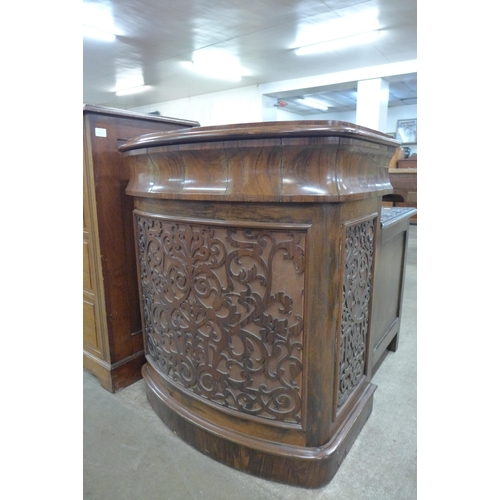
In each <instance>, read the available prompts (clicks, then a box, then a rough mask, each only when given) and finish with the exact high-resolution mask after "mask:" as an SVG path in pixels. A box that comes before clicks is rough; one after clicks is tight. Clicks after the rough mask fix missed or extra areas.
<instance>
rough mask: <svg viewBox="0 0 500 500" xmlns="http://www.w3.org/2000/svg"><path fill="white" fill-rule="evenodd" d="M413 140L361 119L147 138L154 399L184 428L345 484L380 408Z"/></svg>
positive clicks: (220, 451) (281, 470) (224, 451)
mask: <svg viewBox="0 0 500 500" xmlns="http://www.w3.org/2000/svg"><path fill="white" fill-rule="evenodd" d="M398 145H399V143H398V142H396V141H394V140H393V139H391V138H390V137H389V136H386V135H384V134H380V133H378V132H375V131H373V130H369V129H366V128H363V127H360V126H356V125H353V124H349V123H345V122H276V123H273V122H270V123H269V122H268V123H259V124H240V125H232V126H224V127H199V128H196V129H191V130H186V131H178V132H166V133H161V134H156V135H155V134H153V135H149V136H143V137H140V138H137V139H135V140H132V141H129V142H128V143H127V144H125V145H124V146H122V147H121V148H120V151H122V152H124V155H125V158H126V163H127V165H128V167H129V168H130V172H131V175H130V181H129V184H128V187H127V193H128V194H129V195H130V196H131V198H133V199H134V225H135V243H136V249H137V268H138V273H139V289H140V296H141V312H142V322H143V329H144V344H145V346H146V347H145V349H146V358H147V364H146V365H145V366H144V368H143V375H144V380H145V382H146V389H147V394H148V399H149V401H150V403H151V405H152V407H153V408H154V410H155V411H156V412H157V414H158V415H159V416H160V417H161V418H162V419H163V421H164V422H165V423H166V424H167V425H168V426H169V427H170V428H171V429H172V430H173V431H175V432H176V434H177V435H178V436H180V437H181V438H182V439H184V440H185V441H186V442H188V443H190V444H191V445H193V446H194V447H196V448H197V449H198V450H200V451H201V452H203V453H205V454H207V455H209V456H211V457H213V458H214V459H216V460H219V461H221V462H222V463H225V464H227V465H230V466H232V467H235V468H237V469H240V470H243V471H246V472H249V473H252V474H256V475H258V476H261V477H265V478H269V479H273V480H276V481H280V482H285V483H288V484H294V485H298V486H303V487H319V486H322V485H324V484H326V483H327V482H328V481H330V480H331V478H332V477H333V475H334V474H335V473H336V471H337V470H338V468H339V466H340V464H341V462H342V460H343V459H344V457H345V455H346V454H347V452H348V450H349V448H350V447H351V445H352V443H353V442H354V439H355V438H356V436H357V435H358V433H359V432H360V430H361V428H362V426H363V424H364V422H365V421H366V420H367V418H368V417H369V415H370V412H371V408H372V400H373V394H374V391H375V386H374V385H373V384H372V383H371V381H370V367H369V353H370V347H369V346H370V338H369V336H370V328H371V307H372V295H373V274H374V266H375V258H376V247H377V241H378V240H377V238H378V231H379V229H380V213H381V205H382V197H383V196H384V195H385V194H388V193H390V192H392V186H391V185H390V182H389V176H388V165H389V162H390V160H391V158H392V156H393V155H394V152H395V149H396V147H397V146H398Z"/></svg>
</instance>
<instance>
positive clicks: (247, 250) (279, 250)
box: [135, 213, 306, 424]
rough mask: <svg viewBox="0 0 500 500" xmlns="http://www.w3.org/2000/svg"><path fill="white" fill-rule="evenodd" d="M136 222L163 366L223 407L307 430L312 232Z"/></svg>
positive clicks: (151, 325)
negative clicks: (306, 318) (307, 287)
mask: <svg viewBox="0 0 500 500" xmlns="http://www.w3.org/2000/svg"><path fill="white" fill-rule="evenodd" d="M135 220H136V229H137V237H138V258H139V265H140V280H141V289H142V300H143V309H144V311H143V313H144V328H145V335H146V343H147V350H148V353H149V355H150V356H151V358H152V359H153V360H154V363H155V365H156V367H157V368H158V369H159V370H160V371H161V372H162V373H163V374H164V375H165V376H166V378H167V379H168V380H169V381H170V382H171V383H172V384H175V385H177V386H180V387H182V389H183V390H187V391H190V392H192V393H194V394H196V395H197V396H199V397H202V398H205V399H207V400H209V401H210V402H212V403H215V404H217V405H221V406H223V407H225V408H228V409H232V410H236V411H238V412H240V413H246V414H249V415H254V416H257V417H261V418H264V419H270V420H274V421H279V422H286V423H293V424H298V423H300V422H301V406H302V385H303V382H302V356H303V352H302V351H303V344H304V339H303V310H304V267H305V254H304V248H305V237H306V231H305V230H304V229H302V228H300V229H298V230H295V229H288V228H287V229H280V228H274V227H273V228H272V229H255V228H241V227H240V228H239V227H228V226H221V225H217V224H213V225H210V224H205V223H200V222H191V221H179V220H170V219H169V218H164V217H154V216H150V215H147V214H142V213H136V215H135Z"/></svg>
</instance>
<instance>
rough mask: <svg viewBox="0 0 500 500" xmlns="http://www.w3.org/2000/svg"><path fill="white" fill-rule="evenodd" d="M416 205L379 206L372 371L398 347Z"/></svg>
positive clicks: (371, 337)
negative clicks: (411, 221)
mask: <svg viewBox="0 0 500 500" xmlns="http://www.w3.org/2000/svg"><path fill="white" fill-rule="evenodd" d="M416 212H417V210H416V209H415V208H401V207H399V208H385V207H383V208H382V214H381V218H380V231H379V233H378V236H377V238H378V242H377V252H376V257H375V272H374V289H373V290H374V291H373V305H372V308H373V309H372V329H371V334H370V353H371V358H370V359H369V366H370V368H371V373H372V374H373V373H375V372H376V370H377V369H378V368H379V366H380V364H381V362H382V361H383V359H384V357H385V355H386V354H387V352H388V351H393V352H395V351H396V350H397V348H398V339H399V331H400V328H401V316H402V312H403V311H402V310H403V288H404V278H405V269H406V253H407V247H408V234H409V227H410V219H411V218H412V217H415V215H416Z"/></svg>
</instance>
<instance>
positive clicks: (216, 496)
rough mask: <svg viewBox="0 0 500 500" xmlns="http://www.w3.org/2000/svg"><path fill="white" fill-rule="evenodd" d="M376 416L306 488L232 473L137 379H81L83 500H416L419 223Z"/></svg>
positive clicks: (379, 376) (381, 373)
mask: <svg viewBox="0 0 500 500" xmlns="http://www.w3.org/2000/svg"><path fill="white" fill-rule="evenodd" d="M373 383H374V384H376V385H377V386H378V389H377V390H376V392H375V396H374V403H373V411H372V414H371V416H370V418H369V419H368V421H367V423H366V424H365V426H364V427H363V429H362V431H361V433H360V434H359V436H358V438H357V439H356V441H355V443H354V445H353V447H352V448H351V450H350V452H349V454H348V455H347V457H346V459H345V460H344V462H343V464H342V465H341V467H340V469H339V471H338V472H337V474H336V475H335V477H334V478H333V479H332V481H331V482H330V483H329V484H328V485H327V486H325V487H323V488H321V489H316V490H306V489H303V488H297V487H292V486H287V485H282V484H278V483H274V482H271V481H266V480H263V479H260V478H255V477H252V476H249V475H247V474H245V473H242V472H239V471H236V470H233V469H231V468H229V467H226V466H224V465H221V464H219V463H218V462H216V461H214V460H212V459H210V458H208V457H206V456H204V455H202V454H201V453H199V452H198V451H196V450H194V449H192V448H191V447H189V446H188V445H186V444H185V443H184V442H183V441H181V440H180V439H179V438H177V437H176V436H175V435H174V434H173V433H172V432H171V431H170V430H169V429H168V428H167V427H166V426H165V425H164V424H163V423H162V422H161V421H160V419H159V418H158V417H157V416H156V414H155V413H154V412H153V410H152V409H151V407H150V406H149V403H148V402H147V400H146V396H145V389H144V382H143V381H142V380H141V381H139V382H136V383H135V384H133V385H132V386H130V387H127V388H126V389H123V390H122V391H120V392H118V393H116V394H110V393H109V392H107V391H106V390H104V389H103V388H101V386H100V385H99V383H98V381H97V379H96V378H94V377H93V376H92V375H90V374H89V373H87V372H84V376H83V407H84V414H83V498H84V499H86V500H93V499H95V500H108V499H109V500H129V499H130V500H139V499H140V500H160V499H165V500H191V499H196V500H198V499H199V500H201V499H203V500H226V499H227V500H234V499H238V500H246V499H249V500H250V499H252V500H285V499H289V500H294V499H297V500H298V499H300V500H307V499H318V500H324V499H325V500H326V499H339V500H351V499H352V500H364V499H370V500H379V499H380V500H411V499H416V498H417V226H415V225H412V226H410V238H409V249H408V256H407V268H406V280H405V290H404V304H403V317H402V327H401V332H400V340H399V348H398V351H397V352H396V353H388V355H387V357H386V359H385V360H384V362H383V364H382V365H381V367H380V369H379V370H378V371H377V373H376V374H375V376H374V378H373Z"/></svg>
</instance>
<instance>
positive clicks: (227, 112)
mask: <svg viewBox="0 0 500 500" xmlns="http://www.w3.org/2000/svg"><path fill="white" fill-rule="evenodd" d="M275 103H276V99H273V98H270V97H267V96H262V95H261V93H260V89H259V86H258V85H251V86H248V87H242V88H239V89H231V90H226V91H223V92H214V93H212V94H203V95H198V96H193V97H187V98H185V99H177V100H174V101H166V102H161V103H157V104H151V105H148V106H142V107H139V108H134V109H133V110H132V111H137V112H140V113H151V112H152V111H159V112H160V113H161V114H162V115H163V116H170V117H172V118H182V119H185V120H194V121H197V122H199V123H200V125H201V126H210V125H226V124H227V125H229V124H234V123H251V122H261V121H288V120H291V121H297V120H339V121H345V122H350V123H356V111H346V112H342V113H313V114H310V115H298V114H295V113H291V112H289V111H287V110H286V108H277V107H276V106H274V104H275ZM408 118H417V106H416V105H409V106H396V107H391V108H388V110H387V130H382V131H381V132H387V133H391V132H396V125H397V121H398V120H402V119H408ZM409 148H410V149H411V152H412V153H417V145H416V144H411V145H409Z"/></svg>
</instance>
